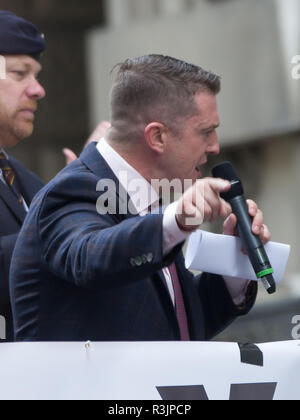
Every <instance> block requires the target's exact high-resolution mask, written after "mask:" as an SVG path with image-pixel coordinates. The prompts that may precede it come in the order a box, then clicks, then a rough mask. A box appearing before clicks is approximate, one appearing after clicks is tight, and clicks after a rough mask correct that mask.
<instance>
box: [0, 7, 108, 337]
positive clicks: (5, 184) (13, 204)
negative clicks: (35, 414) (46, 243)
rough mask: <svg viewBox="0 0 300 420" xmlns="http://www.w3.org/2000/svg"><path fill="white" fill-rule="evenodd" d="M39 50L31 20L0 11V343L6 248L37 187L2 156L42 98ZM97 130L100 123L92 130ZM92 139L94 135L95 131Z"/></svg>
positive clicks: (25, 131)
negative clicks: (39, 79) (39, 78)
mask: <svg viewBox="0 0 300 420" xmlns="http://www.w3.org/2000/svg"><path fill="white" fill-rule="evenodd" d="M45 48H46V43H45V40H44V36H43V35H41V34H40V33H39V31H38V30H37V28H36V27H35V26H34V25H33V24H32V23H30V22H28V21H26V20H24V19H22V18H20V17H18V16H16V15H14V14H13V13H10V12H6V11H1V10H0V58H1V60H0V66H1V68H0V317H1V319H3V318H4V320H5V327H6V328H5V330H6V331H0V342H5V341H8V342H9V341H12V340H13V325H12V313H11V307H10V298H9V269H10V262H11V256H12V252H13V249H14V245H15V242H16V239H17V237H18V233H19V231H20V229H21V226H22V224H23V222H24V219H25V216H26V214H27V211H28V207H29V206H30V204H31V201H32V199H33V197H34V196H35V195H36V193H37V192H38V191H39V190H40V189H41V188H42V186H43V183H42V181H41V180H40V179H38V178H37V177H36V176H35V175H34V174H33V173H32V172H30V171H29V170H27V169H25V168H24V166H23V165H22V164H21V163H20V162H18V161H17V160H16V159H14V158H13V157H11V156H9V155H8V154H7V149H9V148H11V147H13V146H15V145H16V144H18V143H19V142H20V141H22V140H23V139H25V138H27V137H29V136H30V135H31V134H32V132H33V129H34V120H35V112H36V110H37V106H38V101H39V100H40V99H42V98H44V96H45V90H44V88H43V87H42V86H41V84H40V83H39V82H38V80H37V77H38V74H39V72H40V71H41V69H42V66H41V64H40V56H41V54H42V53H43V51H44V50H45ZM103 129H104V127H103V126H102V124H100V125H99V126H98V130H100V131H103ZM93 138H98V133H97V132H96V131H95V132H94V133H93ZM4 150H5V151H4ZM65 156H66V159H67V162H70V161H72V160H74V158H76V156H75V155H74V153H73V152H72V151H71V150H66V151H65ZM3 337H6V339H3Z"/></svg>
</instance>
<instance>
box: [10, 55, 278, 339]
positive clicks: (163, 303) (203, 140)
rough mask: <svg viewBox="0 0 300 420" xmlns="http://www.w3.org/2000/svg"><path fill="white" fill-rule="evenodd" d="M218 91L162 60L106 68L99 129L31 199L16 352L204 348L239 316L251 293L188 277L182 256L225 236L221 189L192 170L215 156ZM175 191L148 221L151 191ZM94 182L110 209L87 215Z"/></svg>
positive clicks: (17, 290)
mask: <svg viewBox="0 0 300 420" xmlns="http://www.w3.org/2000/svg"><path fill="white" fill-rule="evenodd" d="M219 91H220V78H219V77H218V76H217V75H216V74H214V73H211V72H208V71H205V70H203V69H202V68H200V67H198V66H195V65H193V64H189V63H186V62H183V61H181V60H177V59H175V58H172V57H166V56H162V55H147V56H144V57H139V58H136V59H128V60H126V61H125V62H124V63H122V64H120V65H118V66H117V75H116V78H115V81H114V83H113V86H112V90H111V98H110V99H111V100H110V104H111V105H110V106H111V109H110V113H111V129H110V130H109V131H108V132H107V134H106V136H105V138H104V139H103V140H102V141H101V142H100V143H99V144H98V145H97V144H91V145H90V146H89V147H88V148H87V149H86V150H85V151H84V152H83V153H82V154H81V156H80V158H79V159H78V160H77V161H75V162H73V163H72V164H71V165H69V166H68V167H67V168H65V169H64V170H63V171H62V172H61V173H60V174H58V175H57V176H56V178H54V180H52V181H51V182H50V183H49V184H48V185H47V186H46V187H45V188H44V189H43V190H42V191H41V192H40V193H39V194H38V195H37V197H36V198H35V200H34V203H33V204H32V206H31V209H30V211H29V214H28V216H27V218H26V221H25V224H24V226H23V229H22V232H21V234H20V236H19V240H18V242H17V245H16V249H15V252H14V257H13V263H12V270H11V296H12V305H13V313H14V327H15V337H16V340H18V341H85V340H92V341H167V340H186V341H188V340H198V341H204V340H209V339H212V338H213V337H214V336H215V335H216V334H218V333H220V332H221V331H222V330H223V329H224V328H225V327H226V326H228V325H229V324H230V323H231V322H232V321H233V320H234V319H236V318H237V317H238V316H241V315H245V314H247V313H248V312H249V311H250V309H251V308H252V307H253V305H254V302H255V299H256V294H257V284H256V283H253V282H250V281H249V280H247V279H234V278H223V277H221V276H217V275H213V274H209V273H204V274H202V275H201V276H193V275H192V274H191V273H190V272H189V271H188V270H187V269H186V268H185V264H184V258H183V254H182V247H183V244H184V242H185V240H186V239H187V238H188V237H189V235H190V234H191V232H193V231H194V230H196V229H197V228H198V227H199V226H200V225H201V224H202V223H203V222H214V221H216V220H217V219H219V218H223V219H226V220H225V222H224V234H228V235H233V234H235V231H236V224H237V219H236V216H235V215H234V214H232V213H231V207H230V205H229V204H228V203H227V202H226V201H225V200H223V199H222V198H221V197H220V194H221V193H224V192H226V191H228V190H229V189H230V188H231V186H230V183H229V181H226V180H223V179H219V178H217V179H214V178H204V179H201V169H200V168H201V166H202V165H204V164H205V163H206V162H207V159H208V157H209V156H210V155H217V154H218V153H219V143H218V137H217V133H216V130H217V128H218V127H219V125H220V119H219V114H218V111H217V104H216V96H217V94H218V93H219ZM124 173H125V174H126V176H127V178H128V179H129V180H133V181H135V182H137V181H138V183H139V185H142V186H144V188H141V189H140V191H143V193H144V195H143V196H142V195H141V194H142V193H141V194H140V196H139V197H137V196H136V192H133V191H130V190H129V189H126V185H124V183H123V184H122V178H123V177H122V174H124ZM175 179H176V180H179V182H180V183H181V184H182V185H183V184H185V183H186V181H190V182H191V184H192V185H191V186H190V188H188V189H187V190H185V191H184V192H183V194H182V196H181V198H180V199H179V200H178V201H176V202H175V203H172V204H170V205H169V206H168V207H167V208H166V209H164V211H162V209H159V210H158V211H155V212H151V211H149V209H150V208H151V206H152V208H155V206H158V207H159V206H160V191H159V189H158V190H155V188H153V185H154V184H153V182H152V181H153V180H160V181H162V180H167V181H169V182H170V184H171V183H172V181H174V180H175ZM103 180H106V181H107V180H109V181H111V183H113V184H114V185H115V186H116V188H115V190H114V191H115V192H114V194H115V198H116V202H117V205H116V206H115V207H114V208H111V211H107V212H106V213H105V212H100V211H99V208H98V211H97V203H98V202H99V197H100V198H101V196H102V195H103V194H106V192H105V191H104V190H101V189H100V188H99V181H101V182H102V181H103ZM100 190H101V191H100ZM124 190H125V194H124ZM124 197H125V204H126V206H127V209H128V212H124V211H123V210H124ZM196 197H197V199H196ZM199 197H201V199H200V200H199ZM122 199H123V201H122ZM247 205H248V212H249V215H250V216H251V217H252V218H253V224H252V231H253V233H254V234H256V235H259V236H260V238H261V241H262V243H266V242H267V241H268V240H269V239H270V232H269V230H268V228H267V227H266V226H265V225H263V214H262V212H261V210H259V209H258V207H257V205H256V204H255V203H254V202H253V201H251V200H248V201H247ZM112 207H113V206H112ZM121 207H122V211H121ZM160 210H161V211H160ZM125 213H126V214H125Z"/></svg>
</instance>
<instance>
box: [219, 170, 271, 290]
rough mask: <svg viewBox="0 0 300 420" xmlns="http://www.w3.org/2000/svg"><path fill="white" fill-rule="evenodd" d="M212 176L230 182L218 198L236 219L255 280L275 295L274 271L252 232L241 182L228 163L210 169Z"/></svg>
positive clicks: (262, 247) (259, 240)
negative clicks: (227, 189) (226, 189)
mask: <svg viewBox="0 0 300 420" xmlns="http://www.w3.org/2000/svg"><path fill="white" fill-rule="evenodd" d="M212 174H213V177H214V178H222V179H226V180H228V181H230V183H231V189H230V190H229V191H227V192H225V193H221V194H220V196H221V198H223V199H224V200H225V201H227V202H228V203H229V204H230V205H231V208H232V212H233V213H234V214H235V215H236V217H237V229H238V233H239V236H240V238H241V241H242V244H243V246H244V248H245V249H246V251H247V254H248V257H249V259H250V262H251V264H252V267H253V269H254V271H255V274H256V276H257V278H258V279H259V280H261V281H262V283H263V285H264V287H265V289H266V290H267V292H268V293H269V294H270V295H271V294H273V293H275V292H276V283H275V280H274V278H273V274H274V270H273V268H272V266H271V264H270V261H269V258H268V256H267V254H266V251H265V248H264V246H263V244H262V242H261V239H260V237H259V236H258V235H254V233H253V232H252V223H253V220H252V218H251V216H250V215H249V213H248V206H247V203H246V200H245V197H244V189H243V186H242V182H241V180H240V179H239V177H238V175H237V173H236V171H235V169H234V167H233V166H232V164H231V163H230V162H224V163H221V164H219V165H217V166H215V167H214V168H213V169H212Z"/></svg>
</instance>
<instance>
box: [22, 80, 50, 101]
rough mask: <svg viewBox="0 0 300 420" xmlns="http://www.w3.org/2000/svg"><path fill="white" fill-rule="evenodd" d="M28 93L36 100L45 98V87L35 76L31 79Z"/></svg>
mask: <svg viewBox="0 0 300 420" xmlns="http://www.w3.org/2000/svg"><path fill="white" fill-rule="evenodd" d="M26 93H27V95H28V96H29V97H30V98H34V99H36V100H39V99H43V98H44V97H45V96H46V92H45V89H44V88H43V86H42V85H41V84H40V82H39V81H38V80H37V79H35V78H34V79H32V80H31V82H30V84H29V85H28V87H27V90H26Z"/></svg>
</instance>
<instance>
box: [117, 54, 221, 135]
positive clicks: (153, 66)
mask: <svg viewBox="0 0 300 420" xmlns="http://www.w3.org/2000/svg"><path fill="white" fill-rule="evenodd" d="M115 69H118V72H117V76H116V79H115V81H114V84H113V87H112V90H111V96H110V114H111V115H110V117H111V123H112V127H113V129H116V130H117V133H118V138H119V140H122V139H130V138H132V139H133V138H138V137H139V136H140V135H141V134H142V132H143V130H144V128H145V126H146V125H147V124H149V123H151V122H153V121H157V122H162V123H164V124H166V125H167V126H168V127H169V128H170V129H172V130H173V131H174V132H178V129H179V126H180V123H181V122H182V120H183V119H186V118H189V117H192V116H193V115H195V113H196V112H197V110H196V105H195V101H194V96H195V94H197V93H200V92H208V93H211V94H212V95H217V94H218V93H219V91H220V89H221V78H220V76H218V75H217V74H215V73H212V72H210V71H206V70H204V69H203V68H201V67H199V66H196V65H194V64H189V63H186V62H184V61H182V60H178V59H176V58H172V57H168V56H164V55H158V54H151V55H146V56H143V57H138V58H134V59H127V60H126V61H124V62H123V63H120V64H118V65H117V66H115V67H114V69H113V70H115ZM141 130H142V132H141Z"/></svg>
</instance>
